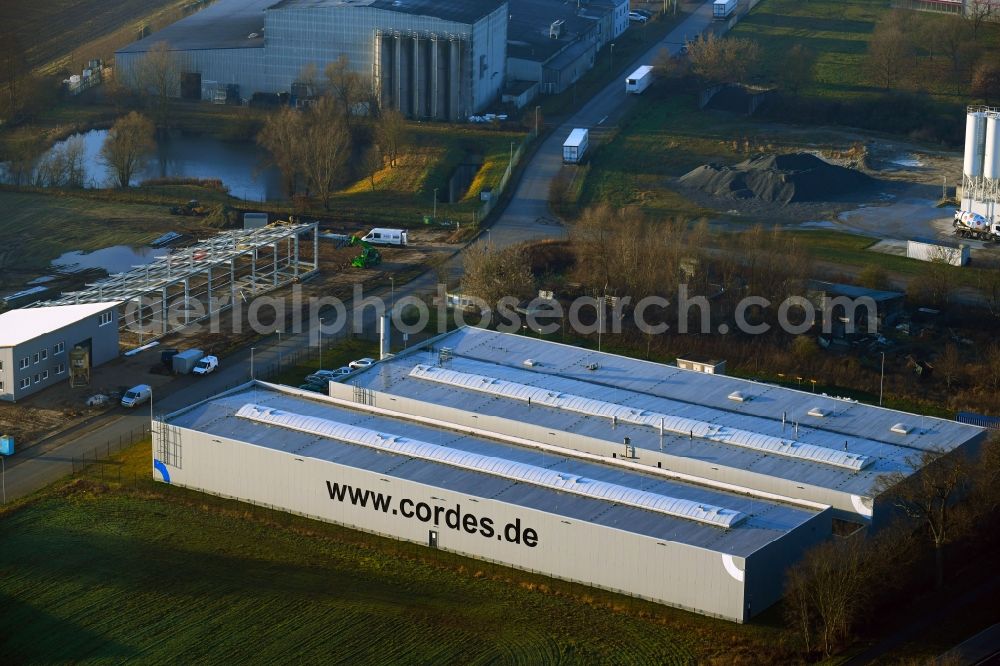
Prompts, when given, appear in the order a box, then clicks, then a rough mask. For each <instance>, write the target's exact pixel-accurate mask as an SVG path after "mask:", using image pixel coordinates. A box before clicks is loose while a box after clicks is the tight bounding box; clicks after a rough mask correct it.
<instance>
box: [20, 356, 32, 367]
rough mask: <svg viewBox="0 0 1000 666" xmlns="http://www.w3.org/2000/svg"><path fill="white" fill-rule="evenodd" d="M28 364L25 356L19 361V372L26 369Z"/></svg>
mask: <svg viewBox="0 0 1000 666" xmlns="http://www.w3.org/2000/svg"><path fill="white" fill-rule="evenodd" d="M30 363H31V359H29V358H28V357H27V356H25V357H24V358H22V359H21V370H24V369H25V368H27V367H28V365H29V364H30Z"/></svg>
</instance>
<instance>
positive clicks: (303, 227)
mask: <svg viewBox="0 0 1000 666" xmlns="http://www.w3.org/2000/svg"><path fill="white" fill-rule="evenodd" d="M305 234H309V235H310V236H311V238H309V240H308V241H305V242H307V243H311V244H312V261H303V260H302V258H301V256H300V250H301V249H302V248H301V247H300V239H301V238H302V236H304V235H305ZM318 269H319V225H318V224H317V223H315V222H314V223H309V224H283V225H272V226H267V227H263V228H259V229H239V230H233V231H226V232H223V233H220V234H219V235H217V236H215V237H213V238H210V239H208V240H202V241H199V242H198V243H197V244H195V245H192V246H190V247H187V248H183V249H181V250H178V251H176V252H174V253H172V254H169V255H167V256H164V257H158V258H157V259H156V260H154V261H153V262H152V263H149V264H147V265H145V266H135V267H134V268H132V269H131V270H129V271H127V272H125V273H118V274H115V275H111V276H109V277H107V278H105V279H103V280H99V281H97V282H94V283H91V284H88V285H87V288H86V289H84V290H81V291H74V292H67V293H64V294H62V295H61V296H60V297H59V298H58V299H56V300H51V301H39V302H37V303H33V304H31V305H30V306H28V307H36V308H37V307H49V306H54V305H74V304H78V303H105V302H113V301H117V302H118V310H119V313H118V322H119V329H120V331H121V344H122V346H126V347H130V346H136V345H142V344H144V343H147V342H151V341H153V340H156V339H159V338H162V337H164V336H166V335H168V334H170V333H174V332H177V331H179V330H181V329H183V328H184V327H186V326H189V325H191V324H194V323H197V322H200V321H203V320H204V319H207V318H208V317H210V316H212V315H214V314H218V313H220V312H223V311H225V310H227V309H229V308H231V307H232V306H233V304H235V303H236V301H237V299H238V298H242V299H243V300H244V301H246V300H247V299H249V298H252V297H255V296H258V295H260V294H263V293H267V292H269V291H273V290H275V289H278V288H280V287H282V286H285V285H287V284H291V283H293V282H298V281H301V280H303V279H306V278H308V277H311V276H312V275H313V274H314V273H316V271H317V270H318Z"/></svg>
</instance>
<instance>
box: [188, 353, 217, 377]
mask: <svg viewBox="0 0 1000 666" xmlns="http://www.w3.org/2000/svg"><path fill="white" fill-rule="evenodd" d="M218 367H219V359H218V357H216V356H206V357H204V358H203V359H201V360H200V361H198V365H196V366H194V370H192V371H191V372H193V373H194V374H196V375H207V374H210V373H212V372H215V370H216V368H218Z"/></svg>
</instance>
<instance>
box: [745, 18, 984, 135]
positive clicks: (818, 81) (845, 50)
mask: <svg viewBox="0 0 1000 666" xmlns="http://www.w3.org/2000/svg"><path fill="white" fill-rule="evenodd" d="M892 11H894V10H892V8H891V7H890V3H888V2H885V1H884V0H846V1H844V0H811V1H810V2H798V1H797V0H767V1H766V2H761V3H760V4H759V5H758V6H757V7H756V8H754V10H753V11H752V12H751V13H750V14H749V15H748V16H746V17H744V19H743V20H741V21H740V23H739V24H738V25H737V26H736V28H735V29H734V30H733V31H732V33H731V34H733V35H734V36H738V37H748V38H750V39H753V40H754V41H756V42H757V43H758V44H759V45H760V48H761V53H762V65H763V71H762V73H761V78H762V79H763V81H765V82H768V81H777V82H779V83H780V81H781V79H782V76H781V74H782V68H783V66H784V63H785V62H786V59H787V57H788V52H789V49H791V48H792V47H793V46H794V45H796V44H801V45H802V46H805V47H806V48H807V49H809V51H811V52H812V53H814V54H815V56H816V65H815V70H814V76H813V80H812V81H811V82H809V83H807V84H806V85H805V86H804V87H803V88H802V89H801V90H799V91H798V92H797V93H795V94H794V95H790V96H785V97H783V98H782V100H781V102H780V104H778V105H777V106H775V105H772V106H771V107H768V106H767V105H765V107H764V109H763V113H764V115H769V116H772V117H775V118H779V119H783V120H791V121H793V122H828V123H837V124H840V123H843V124H848V125H850V124H854V125H857V126H862V127H871V128H874V129H879V130H882V131H887V132H894V133H912V134H914V135H916V136H922V137H926V138H928V139H934V140H944V141H947V142H949V143H952V144H954V145H957V144H959V143H960V142H961V141H962V137H963V136H964V122H963V118H964V109H965V106H966V105H967V104H970V103H975V102H977V101H980V100H976V99H975V98H974V97H972V96H971V95H970V91H969V82H970V79H971V74H972V71H973V69H974V68H975V67H976V66H977V64H978V63H979V62H984V61H990V60H993V61H995V60H996V59H998V58H1000V25H997V24H995V23H994V24H991V23H989V22H986V23H984V24H983V25H981V26H980V28H979V30H978V34H976V36H975V38H974V39H973V37H972V34H971V27H969V26H968V25H967V26H966V29H967V32H966V34H964V35H962V36H958V37H944V38H943V39H942V37H941V34H942V33H943V32H947V31H948V30H950V27H948V26H947V25H945V22H947V21H952V20H954V19H952V18H950V17H944V16H941V15H940V14H928V13H921V12H909V11H906V10H895V11H899V12H900V17H901V19H902V20H903V21H904V22H905V25H904V27H903V28H902V29H903V30H904V31H905V32H906V33H907V37H909V38H910V41H911V43H912V45H913V47H914V51H915V52H914V53H913V54H912V55H908V56H906V59H905V60H904V61H903V62H902V63H901V66H900V72H899V74H898V75H897V76H896V77H894V81H893V83H892V88H891V90H886V89H884V88H882V87H880V85H879V84H878V83H876V82H875V81H873V79H872V77H871V76H870V75H869V73H868V71H867V67H866V65H867V62H868V49H869V44H870V42H871V39H872V37H873V32H874V30H875V27H876V24H877V23H878V22H879V21H881V20H883V19H886V18H887V17H888V15H889V13H890V12H892ZM949 34H950V33H949ZM951 39H953V40H954V41H955V42H956V43H957V44H966V45H967V44H969V43H972V42H973V41H974V43H975V46H974V48H965V47H962V46H960V47H958V48H959V51H960V55H959V60H958V66H957V68H956V66H955V64H953V62H952V51H951V50H950V49H949V48H948V47H947V46H945V45H946V44H947V43H948V41H949V40H951ZM900 94H902V95H905V97H899V96H898V95H900ZM892 95H896V97H892Z"/></svg>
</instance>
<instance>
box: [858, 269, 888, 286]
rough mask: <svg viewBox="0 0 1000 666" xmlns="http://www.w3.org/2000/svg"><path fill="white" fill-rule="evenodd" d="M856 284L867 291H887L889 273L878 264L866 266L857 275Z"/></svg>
mask: <svg viewBox="0 0 1000 666" xmlns="http://www.w3.org/2000/svg"><path fill="white" fill-rule="evenodd" d="M858 282H859V283H860V284H861V286H862V287H867V288H869V289H888V288H889V287H890V286H891V285H890V283H889V272H888V271H887V270H885V268H883V267H882V266H880V265H879V264H868V265H867V266H865V267H864V268H862V269H861V271H860V272H859V273H858Z"/></svg>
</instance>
